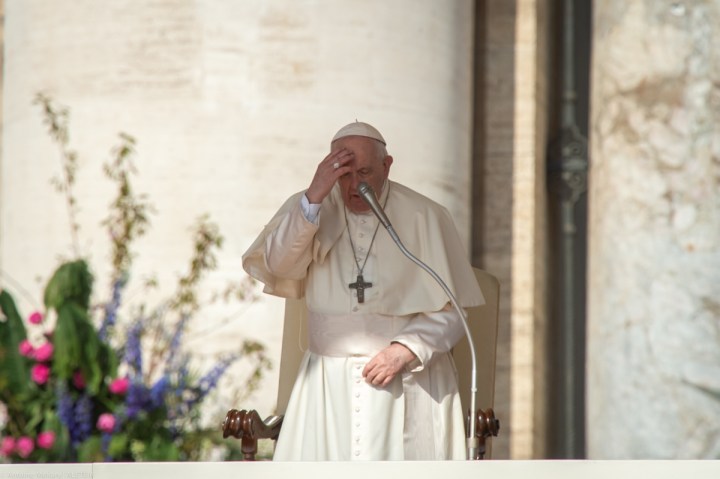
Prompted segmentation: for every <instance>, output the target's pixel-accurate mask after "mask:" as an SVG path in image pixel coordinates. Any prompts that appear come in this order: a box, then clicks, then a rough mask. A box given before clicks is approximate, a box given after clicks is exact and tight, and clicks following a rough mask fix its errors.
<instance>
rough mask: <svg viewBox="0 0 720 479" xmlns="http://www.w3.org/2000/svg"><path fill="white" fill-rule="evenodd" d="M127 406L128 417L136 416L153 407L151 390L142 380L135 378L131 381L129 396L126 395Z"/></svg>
mask: <svg viewBox="0 0 720 479" xmlns="http://www.w3.org/2000/svg"><path fill="white" fill-rule="evenodd" d="M125 408H126V414H127V418H128V419H133V418H135V417H136V416H137V415H138V414H140V412H141V411H148V410H151V409H153V408H152V407H151V402H150V391H148V388H147V387H146V386H145V385H144V384H143V383H142V381H141V380H139V379H135V380H133V381H132V382H131V383H130V387H129V388H128V392H127V396H125Z"/></svg>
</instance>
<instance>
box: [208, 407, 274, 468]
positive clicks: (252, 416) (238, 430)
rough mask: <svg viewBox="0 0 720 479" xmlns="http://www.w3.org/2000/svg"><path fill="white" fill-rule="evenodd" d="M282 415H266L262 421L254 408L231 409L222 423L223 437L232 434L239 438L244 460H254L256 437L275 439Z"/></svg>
mask: <svg viewBox="0 0 720 479" xmlns="http://www.w3.org/2000/svg"><path fill="white" fill-rule="evenodd" d="M282 422H283V416H268V417H267V419H265V420H264V421H263V420H262V418H261V417H260V415H259V414H258V413H257V411H255V410H254V409H253V410H252V411H246V410H245V409H243V410H241V411H238V410H237V409H231V410H229V411H228V412H227V414H226V415H225V420H224V421H223V423H222V432H223V438H227V437H229V436H232V437H234V438H236V439H240V440H241V445H240V447H241V450H242V453H243V458H244V460H246V461H254V460H255V455H256V454H257V442H258V439H273V440H275V439H277V438H278V436H279V435H280V428H281V427H282Z"/></svg>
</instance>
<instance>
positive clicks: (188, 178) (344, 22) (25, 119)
mask: <svg viewBox="0 0 720 479" xmlns="http://www.w3.org/2000/svg"><path fill="white" fill-rule="evenodd" d="M473 7H474V2H473V1H472V0H455V1H447V2H437V1H435V0H423V1H418V0H394V1H392V2H386V1H380V0H376V1H367V2H360V3H358V2H357V1H354V0H338V1H328V2H297V1H294V0H273V1H267V0H243V1H239V0H238V1H222V2H218V1H214V0H196V1H193V2H188V1H185V0H126V1H122V2H97V1H95V0H73V1H50V2H48V1H45V0H6V1H5V13H6V30H5V50H4V51H5V54H6V57H5V63H4V74H5V85H4V90H3V98H2V103H3V120H4V121H3V132H2V133H3V136H2V170H1V171H0V195H1V196H0V229H1V231H2V246H1V248H0V266H2V269H3V271H4V272H5V273H7V274H8V275H11V276H12V277H13V279H14V280H15V283H18V284H22V285H23V286H24V288H25V289H26V290H27V291H28V296H29V297H32V298H35V301H36V304H38V303H40V299H41V290H42V284H43V282H44V281H45V280H47V279H48V275H49V274H50V273H51V271H52V269H53V267H54V266H56V265H57V261H58V258H59V257H63V256H64V257H68V256H70V255H72V254H73V252H72V248H71V245H70V235H69V227H68V221H67V216H66V212H65V209H64V204H63V201H62V197H61V196H60V195H59V194H58V193H57V192H55V191H54V190H53V188H52V187H51V186H50V179H51V178H52V177H54V176H58V175H59V173H60V171H61V169H60V164H59V155H58V152H57V148H56V147H55V145H54V144H53V143H52V142H51V141H50V140H49V137H48V135H47V133H46V132H45V127H44V125H43V124H42V117H41V114H40V109H39V108H38V107H37V106H33V104H32V101H33V98H34V96H35V95H36V93H37V92H39V91H43V92H45V93H47V94H49V95H50V96H52V97H53V98H54V99H55V100H56V101H57V102H59V103H61V104H63V105H66V106H68V107H69V108H70V120H71V123H70V147H71V148H72V149H73V150H75V151H77V153H78V173H77V182H76V185H77V186H76V191H75V193H76V197H77V201H78V206H79V211H78V218H77V219H78V223H79V225H80V234H79V245H78V249H79V251H80V253H81V254H82V255H83V256H86V257H88V258H89V259H90V261H91V263H92V265H93V271H94V272H95V273H96V276H97V282H96V285H97V287H96V291H97V292H98V294H101V295H102V296H103V297H105V295H106V293H107V290H108V284H107V280H108V278H107V274H106V273H107V271H108V269H109V258H108V251H109V250H108V247H109V242H108V241H107V238H106V236H105V235H106V233H105V231H104V230H103V228H102V227H101V226H100V222H101V221H102V219H103V218H105V216H106V215H107V205H108V204H109V202H110V201H111V194H112V192H111V191H110V183H109V181H108V180H107V179H106V178H105V177H104V175H103V170H102V164H103V163H104V162H105V161H107V160H108V159H109V158H110V157H111V153H110V150H111V148H112V147H113V146H114V145H116V144H117V142H118V141H117V133H118V132H120V131H124V132H127V133H128V134H130V135H132V136H134V137H135V138H136V140H137V156H136V159H135V163H136V166H137V170H138V172H139V174H138V176H137V179H136V181H135V186H136V188H137V190H138V191H139V192H142V193H147V194H149V196H150V199H151V202H152V203H153V204H154V205H155V208H156V212H157V213H156V214H155V215H153V217H152V227H151V229H150V230H149V233H148V234H147V236H146V237H144V238H143V239H142V241H141V242H139V243H138V244H137V245H136V249H135V250H134V252H135V253H136V262H135V266H134V268H133V277H132V280H133V281H136V280H137V282H134V283H133V284H132V285H131V286H129V287H130V288H134V291H135V293H134V294H135V297H138V295H139V296H140V297H142V298H143V299H145V300H148V301H151V299H152V298H151V297H150V296H149V295H148V293H147V292H146V291H142V288H140V286H139V283H140V279H141V278H142V277H143V276H145V275H147V274H149V273H152V272H154V273H156V274H157V276H158V279H159V282H160V285H161V288H164V290H165V291H166V292H167V291H172V289H173V286H174V281H175V279H176V278H177V276H178V275H179V274H180V273H181V272H182V271H184V270H185V268H186V267H187V266H186V262H187V259H189V256H190V253H191V248H192V244H191V238H190V234H189V228H190V226H191V225H192V224H193V223H194V221H195V218H197V217H198V216H200V215H201V214H203V213H206V212H207V213H210V214H211V216H212V218H213V219H214V220H215V221H216V222H217V223H218V224H219V227H220V230H221V232H222V234H223V235H224V237H225V246H224V249H223V251H222V254H221V256H220V258H219V265H220V267H219V270H218V271H217V272H216V273H215V274H213V275H212V277H211V278H210V283H211V284H213V285H216V286H217V285H223V284H224V281H225V280H227V279H231V280H237V279H240V278H242V277H243V273H242V269H241V267H240V262H241V260H240V257H241V255H242V253H243V252H244V250H245V249H246V248H247V247H248V245H249V244H250V242H251V241H252V240H253V239H254V237H255V236H256V235H257V234H258V233H259V232H260V230H261V229H262V227H263V225H264V224H265V223H266V222H267V221H268V220H269V219H270V217H271V216H272V214H273V213H274V212H275V211H276V210H277V208H278V207H279V206H280V205H281V204H282V202H283V201H284V200H285V198H286V197H288V196H289V195H290V194H292V193H294V192H296V191H299V190H301V189H304V188H307V186H308V185H309V183H310V180H311V179H312V175H313V173H314V171H315V168H316V166H317V163H318V162H319V161H321V160H322V158H323V157H324V156H325V155H326V154H327V152H328V151H329V142H330V138H331V137H332V135H333V134H334V133H335V131H336V130H337V129H338V128H340V127H341V126H342V125H344V124H346V123H349V122H351V121H354V120H355V119H358V120H363V121H367V122H370V123H372V124H374V125H375V126H377V127H378V128H379V129H380V130H381V131H382V132H383V135H384V136H385V138H386V139H387V140H388V147H389V151H390V153H391V154H392V155H393V156H394V158H395V162H394V163H393V167H392V171H391V177H392V178H393V179H395V180H398V181H400V182H402V183H405V184H407V185H408V186H411V187H413V188H415V189H417V190H418V191H420V192H421V193H424V194H426V195H427V196H430V197H433V198H435V199H436V200H437V201H439V202H440V203H442V204H444V205H445V206H446V207H447V208H448V209H449V210H450V212H451V213H452V214H453V216H454V218H455V220H456V222H457V224H458V226H459V229H460V230H461V234H462V236H463V238H465V239H466V240H467V241H466V242H469V208H470V199H469V198H470V176H471V175H470V144H471V142H470V139H471V127H472V125H471V118H472V116H471V108H472V102H471V101H470V99H471V97H472V68H471V67H472V62H471V58H472V32H473ZM419 274H420V273H419ZM37 277H40V278H41V280H42V281H41V282H37V281H36V280H35V278H37ZM3 285H5V286H9V283H8V282H7V281H5V282H3ZM139 289H140V292H139V293H138V290H139ZM21 299H22V298H21ZM28 301H29V300H25V299H23V304H22V306H23V308H24V310H25V311H27V309H28V308H29V305H28V304H27V303H28ZM237 311H238V308H237V307H236V306H235V307H232V308H231V309H230V310H229V311H226V310H222V309H220V310H214V311H213V314H211V315H210V316H208V317H206V318H204V319H203V324H202V325H201V328H200V329H202V330H203V331H204V335H203V336H197V337H198V338H200V337H202V340H201V341H203V342H210V341H211V340H212V341H214V344H216V345H217V348H218V349H222V350H232V349H233V348H236V347H237V339H238V337H250V338H254V339H258V340H260V341H263V342H265V343H266V344H268V345H269V346H270V355H271V357H273V358H274V359H275V360H276V362H277V359H278V356H279V345H280V343H279V338H280V333H281V331H280V328H281V324H282V323H281V320H282V303H281V302H279V301H277V300H274V299H272V298H268V297H265V296H263V297H262V300H261V301H260V302H259V303H257V304H254V305H253V306H252V307H250V308H249V309H246V310H245V309H241V311H242V312H243V314H242V315H238V314H236V312H237ZM230 318H231V319H232V321H230V320H229V319H230ZM197 344H201V343H197ZM198 349H203V350H204V349H205V348H198ZM214 352H216V351H208V353H214ZM275 371H277V370H275ZM271 374H272V373H271ZM275 374H276V372H275ZM264 386H265V395H264V396H263V397H262V400H260V401H259V402H257V404H259V405H263V404H265V405H268V407H266V409H265V410H263V411H261V413H262V414H267V413H270V412H271V411H270V406H269V405H271V404H273V403H274V394H275V390H276V383H275V380H274V378H273V377H270V379H268V380H267V381H265V383H264ZM224 406H225V405H220V407H221V408H222V407H224Z"/></svg>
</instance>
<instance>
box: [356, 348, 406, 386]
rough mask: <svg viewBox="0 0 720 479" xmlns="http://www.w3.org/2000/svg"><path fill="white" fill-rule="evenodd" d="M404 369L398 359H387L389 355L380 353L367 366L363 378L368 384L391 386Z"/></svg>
mask: <svg viewBox="0 0 720 479" xmlns="http://www.w3.org/2000/svg"><path fill="white" fill-rule="evenodd" d="M402 369H403V367H402V364H401V363H400V362H399V361H397V360H396V358H390V357H387V354H384V352H380V353H378V354H377V355H376V356H375V357H374V358H372V359H371V360H370V361H369V362H368V363H367V364H366V365H365V368H364V369H363V377H364V378H365V381H366V382H367V383H368V384H372V385H373V386H379V387H384V386H387V385H388V384H390V383H391V382H392V380H393V379H395V376H397V374H398V373H399V372H400V371H402Z"/></svg>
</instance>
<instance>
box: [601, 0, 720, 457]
mask: <svg viewBox="0 0 720 479" xmlns="http://www.w3.org/2000/svg"><path fill="white" fill-rule="evenodd" d="M594 8H595V25H594V40H593V44H594V49H593V76H592V88H593V90H592V118H591V123H592V126H591V133H590V142H591V154H590V158H591V173H590V175H591V176H590V200H589V204H590V224H589V232H590V252H589V278H588V287H589V292H588V298H589V306H588V316H589V319H588V320H589V324H588V375H587V378H588V379H587V381H588V382H587V400H588V417H587V431H588V454H589V456H590V457H591V458H595V459H602V458H633V459H645V458H717V457H719V456H720V429H719V428H718V418H719V417H720V95H719V94H718V84H719V83H720V34H719V33H718V30H717V25H718V24H719V22H720V4H718V3H717V2H707V1H699V0H698V1H682V2H670V1H661V2H654V1H653V2H650V1H644V2H615V1H608V0H599V1H597V2H595V7H594Z"/></svg>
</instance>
